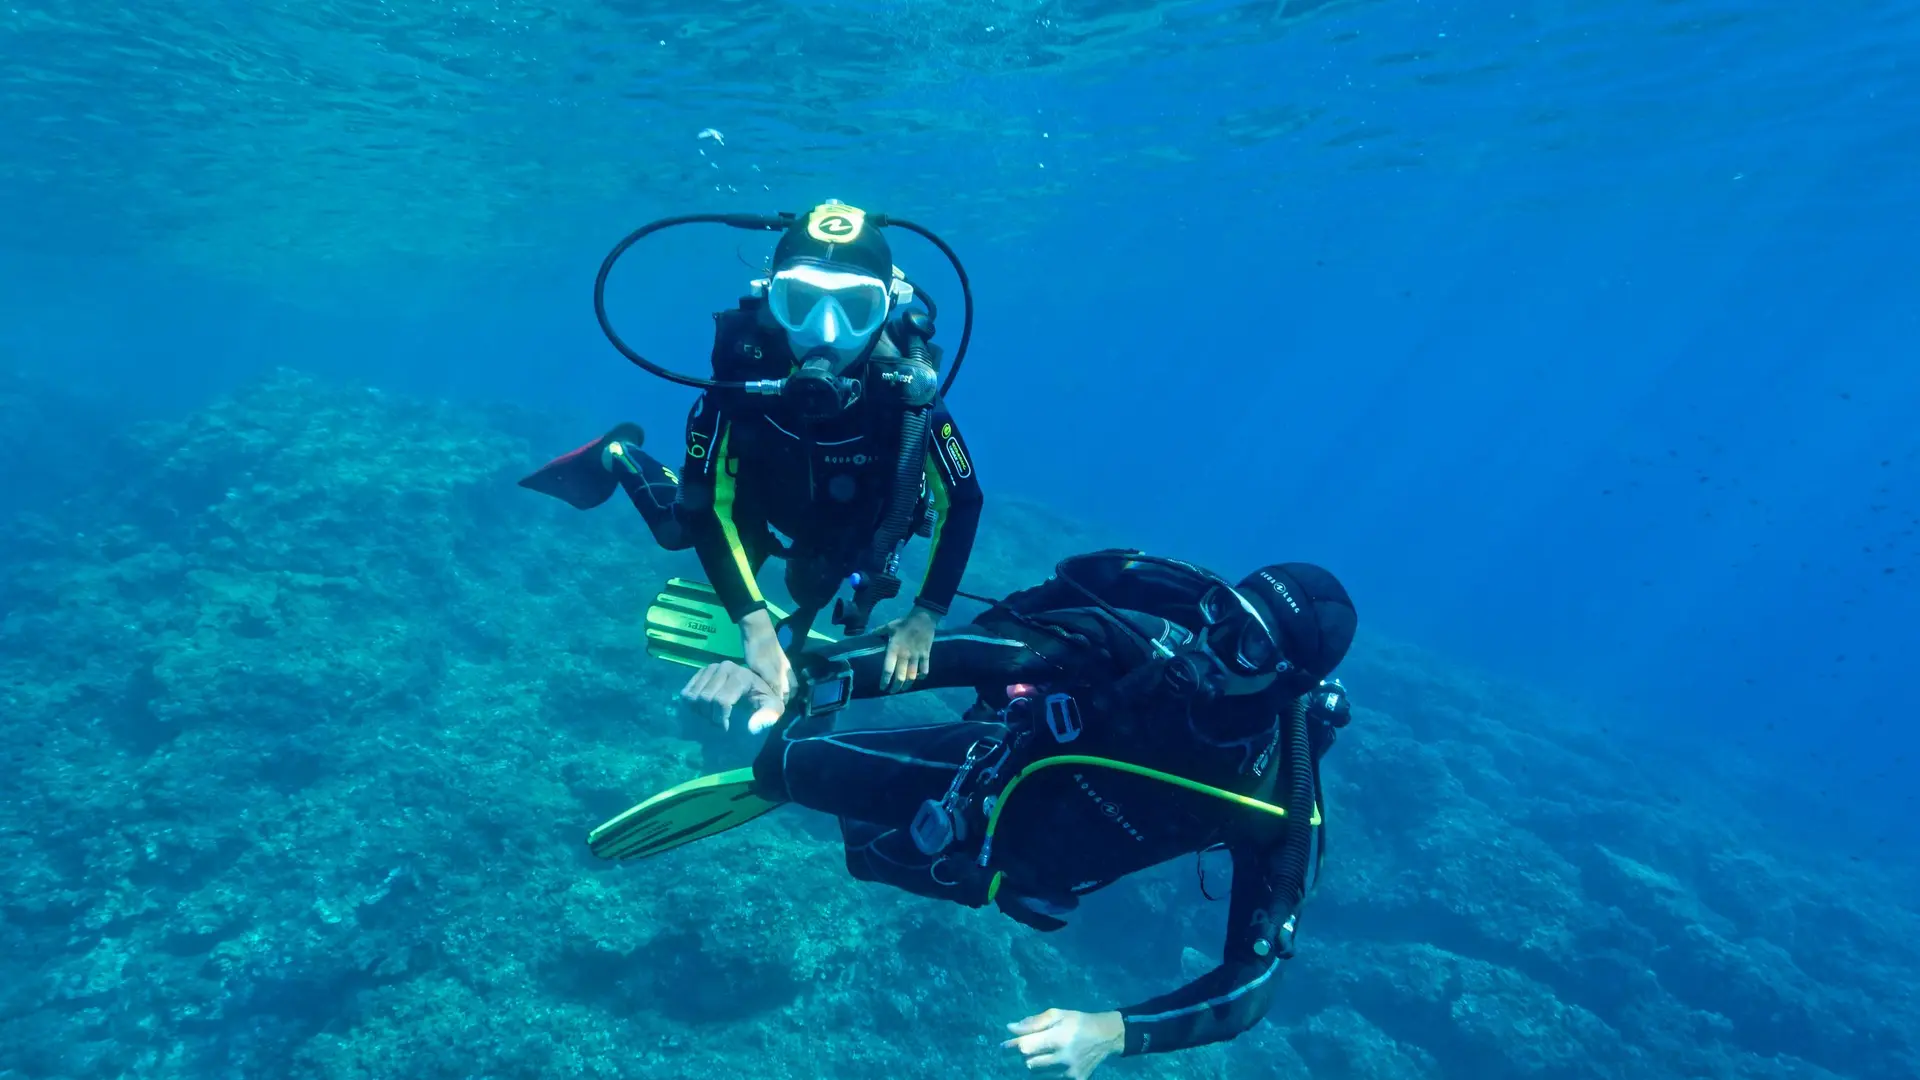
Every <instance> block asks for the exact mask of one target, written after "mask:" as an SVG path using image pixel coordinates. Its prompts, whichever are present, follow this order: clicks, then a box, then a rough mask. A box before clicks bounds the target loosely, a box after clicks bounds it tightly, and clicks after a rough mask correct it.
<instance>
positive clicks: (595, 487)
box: [520, 424, 647, 510]
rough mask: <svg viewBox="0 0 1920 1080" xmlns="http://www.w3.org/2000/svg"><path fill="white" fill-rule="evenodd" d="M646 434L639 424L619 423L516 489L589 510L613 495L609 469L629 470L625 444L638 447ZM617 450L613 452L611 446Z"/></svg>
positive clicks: (614, 483) (616, 484) (615, 483)
mask: <svg viewBox="0 0 1920 1080" xmlns="http://www.w3.org/2000/svg"><path fill="white" fill-rule="evenodd" d="M646 440H647V433H646V431H644V430H643V429H642V428H641V427H640V425H639V424H620V425H617V426H616V427H615V428H614V429H613V430H612V431H609V432H607V433H606V434H605V435H602V436H600V437H599V438H597V439H595V440H593V441H592V442H590V443H588V444H587V445H585V446H582V447H580V448H579V449H577V450H573V451H569V452H568V453H565V454H561V455H560V456H559V457H557V458H554V459H553V460H552V461H549V462H547V463H546V464H545V465H542V466H540V468H538V469H536V470H535V471H534V473H533V474H532V475H531V476H528V477H526V478H525V479H523V480H521V481H520V486H521V487H523V488H529V489H531V490H534V491H538V492H540V493H541V494H543V495H551V496H553V497H554V498H556V499H559V500H561V501H562V502H565V503H567V504H568V505H569V506H573V507H577V508H579V509H581V510H591V509H593V508H594V507H596V506H599V505H600V504H601V503H603V502H606V501H607V500H608V499H609V498H611V497H612V496H613V493H614V490H615V489H616V488H618V487H619V486H620V478H619V477H618V476H616V475H614V473H613V472H612V471H611V470H612V469H622V468H624V469H632V468H633V465H632V464H631V463H630V462H628V461H627V460H626V454H625V452H624V451H625V448H626V447H627V446H628V445H631V446H633V447H635V448H636V449H637V448H639V447H640V446H641V445H642V444H643V443H645V442H646ZM616 446H617V447H619V448H620V449H619V450H614V451H613V452H612V453H609V451H610V450H613V448H614V447H616Z"/></svg>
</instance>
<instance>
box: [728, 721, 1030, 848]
mask: <svg viewBox="0 0 1920 1080" xmlns="http://www.w3.org/2000/svg"><path fill="white" fill-rule="evenodd" d="M847 716H848V713H847V712H844V711H843V712H837V713H832V714H829V715H827V716H822V717H812V718H808V717H801V718H798V721H797V722H795V723H792V724H789V725H785V726H783V727H782V728H778V729H776V730H775V731H774V732H773V733H772V734H771V735H770V736H769V737H768V739H767V742H766V745H765V746H762V747H761V748H760V756H759V758H758V759H757V760H755V762H754V765H753V771H754V777H755V779H756V780H757V781H758V782H759V784H760V786H761V788H762V790H765V791H769V792H777V793H778V794H776V795H772V796H771V797H774V798H782V799H786V800H789V801H792V802H796V803H799V804H800V805H801V806H805V807H808V808H809V809H813V810H820V811H824V812H825V813H829V814H832V815H834V816H835V817H841V818H853V819H854V820H856V821H865V822H871V823H873V824H875V825H882V826H886V827H888V828H894V829H904V828H906V827H907V826H908V825H909V824H911V823H912V822H913V815H914V814H916V813H918V812H919V810H920V804H921V803H923V802H925V801H927V800H928V799H940V798H942V797H944V796H945V795H946V793H947V789H948V788H949V787H951V786H952V785H953V776H954V773H955V772H957V771H958V770H959V769H960V767H961V766H962V765H963V764H964V763H965V762H966V760H967V751H968V750H970V749H972V748H973V747H974V745H975V744H976V743H981V742H983V741H986V742H988V743H993V744H997V743H999V742H1001V741H1002V740H1004V738H1005V735H1006V727H1005V726H1004V725H1002V724H1000V723H998V722H997V721H975V720H950V721H946V722H942V723H935V724H926V723H921V724H906V725H894V726H886V725H884V724H882V723H880V722H879V721H878V720H877V719H873V718H869V719H866V720H864V721H847V722H845V723H835V721H836V720H839V719H841V718H844V717H847Z"/></svg>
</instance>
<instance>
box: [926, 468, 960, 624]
mask: <svg viewBox="0 0 1920 1080" xmlns="http://www.w3.org/2000/svg"><path fill="white" fill-rule="evenodd" d="M926 473H927V494H928V496H929V497H931V498H932V500H933V535H931V536H929V537H927V572H926V573H924V574H922V575H920V591H921V592H926V591H927V579H928V578H930V577H932V576H933V568H934V565H935V564H934V557H935V556H937V555H939V554H940V534H941V533H943V532H946V531H947V507H949V506H951V505H953V499H952V498H951V497H950V496H949V495H948V494H947V482H946V481H945V480H943V479H941V477H940V464H939V462H938V461H937V460H936V459H935V458H934V456H933V455H932V454H928V455H927V469H926Z"/></svg>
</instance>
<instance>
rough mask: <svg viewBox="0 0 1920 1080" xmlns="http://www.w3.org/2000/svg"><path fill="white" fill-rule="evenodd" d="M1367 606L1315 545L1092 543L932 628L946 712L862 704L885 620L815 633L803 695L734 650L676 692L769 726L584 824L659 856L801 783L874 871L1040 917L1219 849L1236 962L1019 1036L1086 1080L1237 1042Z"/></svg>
mask: <svg viewBox="0 0 1920 1080" xmlns="http://www.w3.org/2000/svg"><path fill="white" fill-rule="evenodd" d="M1355 626H1356V617H1355V614H1354V608H1353V604H1352V601H1351V600H1350V599H1349V598H1348V596H1347V592H1346V590H1345V588H1343V587H1342V586H1341V584H1340V582H1339V581H1338V580H1336V579H1335V578H1334V576H1333V575H1332V574H1330V573H1328V572H1327V571H1326V570H1324V569H1322V568H1320V567H1318V566H1314V565H1312V564H1308V563H1284V564H1279V565H1274V566H1268V567H1265V568H1263V569H1261V570H1258V571H1255V572H1254V573H1253V574H1250V575H1248V576H1247V577H1246V578H1244V579H1243V580H1241V581H1240V582H1238V583H1237V584H1229V583H1228V582H1227V581H1225V580H1224V579H1222V578H1220V577H1218V576H1217V575H1214V574H1212V573H1211V572H1209V571H1206V570H1203V569H1201V568H1199V567H1196V566H1193V565H1191V564H1188V563H1184V562H1179V561H1176V560H1172V559H1164V558H1157V557H1153V556H1148V555H1143V554H1141V553H1139V552H1131V551H1103V552H1094V553H1091V554H1088V555H1080V556H1075V557H1073V558H1070V559H1067V560H1066V561H1064V562H1062V563H1061V564H1060V565H1059V567H1058V568H1057V569H1056V571H1055V574H1054V576H1053V577H1052V578H1050V579H1048V580H1047V581H1046V582H1044V583H1042V584H1040V585H1037V586H1035V587H1033V588H1030V589H1026V590H1023V591H1021V592H1017V593H1015V594H1013V595H1011V596H1009V597H1007V598H1006V599H1004V600H1002V601H999V602H997V603H994V604H993V605H992V606H991V607H990V608H989V609H988V610H987V611H986V612H985V613H983V614H981V615H980V616H978V617H977V618H976V619H975V620H974V621H973V622H972V623H971V624H970V625H966V626H959V627H952V628H948V629H943V630H941V631H940V632H939V633H938V634H936V635H935V637H934V640H933V646H932V653H933V656H934V660H935V663H934V665H933V669H932V674H931V677H929V678H924V679H922V680H921V681H920V682H919V683H918V684H916V685H915V686H914V689H915V690H921V689H930V688H933V687H942V686H964V687H971V688H973V690H974V692H975V693H976V695H977V698H976V702H975V704H974V706H973V707H972V708H971V709H970V710H969V711H968V712H967V713H966V714H965V715H964V716H961V717H958V718H956V719H954V720H952V721H950V722H946V723H935V724H926V723H914V724H904V725H903V724H900V723H894V724H888V723H886V722H885V720H884V719H867V720H854V719H852V718H851V717H850V716H849V714H848V713H847V712H845V711H843V710H844V709H845V706H846V705H847V704H848V703H849V702H850V701H851V700H853V699H855V698H863V697H871V696H875V695H877V694H881V693H884V692H885V687H886V684H887V680H888V672H887V669H886V662H885V660H884V655H885V653H886V649H887V642H886V641H885V640H884V639H882V638H880V637H879V636H878V635H868V636H865V637H856V638H851V639H848V640H846V641H842V642H837V643H833V644H830V645H825V646H812V647H809V649H808V650H807V651H806V652H805V653H802V654H800V657H799V659H798V661H797V663H798V665H799V669H798V676H799V677H798V680H797V681H798V683H799V687H798V691H797V693H796V694H795V695H794V698H793V700H792V701H791V703H788V702H787V700H786V699H785V698H784V697H783V696H782V695H780V694H778V693H776V692H775V690H774V689H773V688H772V687H770V686H768V685H767V683H766V682H765V681H763V680H762V679H760V678H759V677H757V676H756V675H754V674H753V673H752V672H750V671H748V670H747V669H745V668H743V667H741V666H740V665H738V664H734V663H731V662H722V663H716V664H713V665H710V666H708V667H707V668H705V669H703V670H702V671H701V672H700V673H698V674H696V675H695V676H694V678H693V679H692V680H691V681H690V682H689V683H688V684H687V687H686V688H685V690H683V691H682V697H683V699H685V700H686V701H687V702H688V703H689V704H690V705H691V706H692V707H693V708H694V710H695V711H696V712H697V713H700V714H702V715H703V716H705V717H706V718H707V719H709V720H712V721H715V722H717V723H719V724H721V725H722V726H723V727H724V726H726V725H727V724H728V723H729V722H730V719H731V717H732V715H733V713H734V710H735V708H736V706H739V707H742V709H743V711H746V710H751V718H750V719H751V725H750V726H751V727H753V728H754V729H755V730H758V729H760V728H763V727H770V728H771V732H770V734H769V736H768V738H767V741H766V743H765V744H764V745H763V746H762V748H761V750H760V753H759V755H758V757H757V758H756V760H755V762H754V764H753V766H752V767H751V768H743V769H736V770H734V771H732V772H728V773H720V774H716V775H713V776H707V777H701V778H699V779H696V780H692V781H689V782H687V783H684V784H681V785H679V786H678V787H675V788H672V789H670V790H668V791H665V792H662V793H661V794H659V795H656V796H654V797H653V798H651V799H648V800H647V801H646V802H643V803H641V804H640V805H638V806H636V807H634V808H632V809H630V810H628V811H627V812H626V813H624V814H621V815H619V816H618V817H616V818H614V819H612V820H610V821H608V822H607V823H606V824H603V825H601V826H600V827H599V828H598V829H595V830H594V831H593V833H592V834H591V835H590V836H589V838H588V842H589V845H590V846H591V848H592V850H593V851H594V853H595V854H597V855H600V856H601V857H603V858H609V859H631V858H645V857H648V856H651V855H655V854H658V853H660V852H663V851H667V850H671V849H673V848H675V847H678V846H680V845H682V844H686V843H689V842H691V841H694V840H698V839H701V838H703V837H706V836H711V835H713V834H715V833H718V832H721V831H723V830H726V829H730V828H734V827H736V826H738V825H741V824H744V823H745V822H747V821H751V820H753V819H754V818H756V817H758V816H759V815H761V814H764V813H767V812H768V811H771V810H773V809H775V808H776V807H779V806H781V805H784V804H786V803H789V802H792V803H797V804H799V805H801V806H805V807H808V808H810V809H814V810H819V811H824V812H826V813H829V814H832V815H834V816H836V817H838V818H839V819H840V826H841V834H842V839H843V841H844V844H845V852H846V861H847V868H848V870H849V871H850V872H851V873H852V874H853V876H854V877H856V878H858V879H861V880H864V881H874V882H881V883H884V884H888V885H892V886H895V887H898V888H901V889H904V890H906V891H908V892H912V893H916V894H918V895H921V896H927V897H935V898H939V899H946V900H952V901H955V902H957V903H961V904H965V905H967V906H970V907H983V906H985V905H988V904H994V905H996V906H998V907H999V908H1000V909H1001V910H1002V911H1004V912H1005V913H1007V914H1008V915H1009V916H1011V917H1013V918H1014V919H1016V920H1018V921H1020V922H1022V923H1025V924H1027V925H1029V926H1032V927H1034V928H1036V929H1040V930H1052V929H1057V928H1059V927H1061V926H1063V925H1065V923H1064V922H1063V921H1062V919H1061V918H1060V916H1062V915H1065V914H1067V913H1069V912H1070V911H1071V910H1072V909H1073V908H1074V907H1075V906H1077V904H1078V903H1079V898H1080V897H1081V896H1084V895H1086V894H1088V893H1091V892H1094V891H1096V890H1099V889H1102V888H1105V887H1106V886H1108V885H1111V884H1113V883H1114V882H1115V881H1117V880H1119V879H1121V878H1122V877H1125V876H1126V875H1128V874H1132V873H1136V872H1138V871H1141V870H1144V869H1146V868H1148V867H1151V866H1154V865H1156V864H1158V863H1161V862H1165V861H1166V860H1168V859H1171V858H1174V857H1177V856H1179V855H1182V854H1185V853H1199V854H1200V855H1202V856H1204V854H1205V853H1206V852H1208V851H1212V850H1219V849H1224V850H1225V851H1226V852H1227V853H1228V854H1229V855H1230V856H1231V858H1232V861H1233V874H1232V884H1231V886H1230V890H1229V892H1230V896H1231V905H1230V909H1229V912H1228V921H1227V932H1226V943H1225V948H1224V953H1223V957H1222V961H1221V963H1220V965H1219V966H1218V967H1216V968H1215V969H1213V970H1212V971H1211V972H1208V973H1207V974H1205V975H1202V976H1200V977H1199V978H1198V979H1196V980H1194V981H1193V982H1191V983H1189V984H1188V985H1186V986H1184V987H1182V988H1180V989H1178V990H1175V991H1172V992H1171V993H1167V994H1163V995H1161V996H1159V997H1155V998H1152V999H1151V1000H1147V1001H1143V1002H1140V1003H1138V1004H1134V1005H1128V1006H1124V1007H1121V1008H1117V1009H1112V1010H1110V1011H1105V1012H1080V1011H1075V1010H1068V1009H1048V1010H1046V1011H1044V1012H1041V1013H1038V1014H1036V1015H1034V1016H1030V1017H1027V1018H1025V1019H1023V1020H1020V1021H1017V1022H1015V1023H1013V1024H1010V1025H1008V1028H1009V1033H1010V1035H1011V1036H1012V1037H1011V1038H1009V1039H1008V1040H1007V1041H1006V1043H1005V1045H1006V1046H1008V1047H1010V1048H1012V1049H1014V1050H1017V1051H1018V1052H1019V1053H1021V1054H1022V1055H1023V1056H1024V1057H1025V1060H1026V1063H1027V1065H1028V1067H1029V1068H1030V1069H1033V1070H1036V1071H1038V1072H1041V1073H1043V1074H1048V1075H1062V1076H1066V1077H1068V1078H1069V1080H1084V1078H1085V1077H1086V1076H1088V1075H1089V1074H1090V1073H1091V1072H1092V1071H1093V1070H1094V1069H1095V1068H1096V1067H1097V1066H1098V1065H1099V1064H1100V1063H1101V1061H1103V1060H1104V1059H1105V1058H1107V1057H1108V1056H1110V1055H1112V1054H1116V1053H1118V1054H1129V1055H1131V1054H1145V1053H1153V1052H1160V1051H1169V1050H1177V1049H1180V1048H1183V1047H1189V1046H1196V1045H1199V1044H1202V1043H1209V1042H1218V1041H1222V1040H1226V1039H1231V1038H1233V1037H1234V1036H1236V1035H1238V1034H1240V1033H1241V1032H1243V1031H1245V1030H1247V1029H1248V1028H1249V1027H1251V1026H1252V1025H1253V1024H1254V1023H1255V1022H1256V1021H1258V1020H1259V1019H1260V1017H1261V1016H1262V1015H1264V1014H1265V1012H1266V1010H1267V1007H1268V1003H1269V1001H1270V1000H1271V998H1272V994H1273V991H1274V988H1275V984H1276V983H1277V982H1278V975H1279V972H1280V962H1281V961H1282V960H1283V959H1285V958H1287V957H1290V956H1291V955H1292V944H1293V939H1294V933H1295V930H1296V928H1297V920H1298V916H1299V912H1300V908H1301V906H1302V904H1303V903H1304V901H1305V899H1306V897H1307V895H1308V893H1309V892H1310V890H1311V885H1312V883H1313V881H1314V880H1315V879H1316V878H1317V876H1318V870H1319V862H1320V857H1321V855H1322V852H1323V850H1324V825H1323V822H1322V809H1323V808H1322V796H1321V785H1320V759H1321V755H1322V754H1324V753H1325V752H1326V750H1327V748H1328V747H1329V746H1331V745H1332V742H1333V739H1334V735H1335V731H1336V729H1338V728H1340V727H1342V726H1344V725H1345V724H1346V722H1347V718H1348V715H1349V712H1348V708H1349V707H1348V704H1347V701H1346V693H1345V689H1344V687H1342V686H1341V685H1340V684H1339V683H1338V681H1334V680H1330V679H1329V676H1331V675H1332V674H1333V671H1334V669H1335V668H1336V667H1337V666H1338V665H1339V664H1340V662H1341V660H1342V659H1343V658H1344V657H1345V656H1346V653H1347V649H1348V647H1349V645H1350V644H1351V643H1352V641H1353V635H1354V629H1355ZM1202 887H1203V889H1204V888H1205V887H1206V877H1205V873H1204V868H1203V871H1202Z"/></svg>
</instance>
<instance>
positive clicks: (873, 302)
mask: <svg viewBox="0 0 1920 1080" xmlns="http://www.w3.org/2000/svg"><path fill="white" fill-rule="evenodd" d="M892 301H893V292H892V290H891V289H890V288H889V286H888V283H887V282H885V281H882V280H880V279H879V278H876V277H874V276H872V275H871V274H868V273H865V272H863V271H858V270H850V269H843V268H839V267H832V266H823V265H820V264H817V263H812V262H799V263H795V264H793V265H790V266H787V267H785V268H783V269H781V270H778V271H776V272H775V273H774V275H773V279H772V280H771V281H769V282H768V283H767V310H768V311H769V312H770V313H771V314H772V316H773V320H774V322H776V323H778V324H779V326H780V328H781V329H782V330H784V331H786V335H787V343H788V345H789V346H791V347H792V349H793V355H794V357H795V359H797V360H798V361H799V362H800V367H801V368H802V369H803V370H804V369H806V368H808V367H810V366H811V367H813V368H815V369H816V370H818V369H820V368H824V369H825V371H824V372H823V373H824V374H829V375H833V376H841V375H845V374H846V373H847V371H848V369H849V368H851V367H853V366H854V364H856V363H858V362H859V360H860V359H861V358H862V357H863V356H865V355H866V353H867V351H868V349H869V348H870V347H871V346H872V344H873V341H874V337H875V335H877V334H878V333H879V332H880V327H881V326H883V325H884V324H885V323H886V321H887V312H888V310H889V308H890V307H891V305H892Z"/></svg>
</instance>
